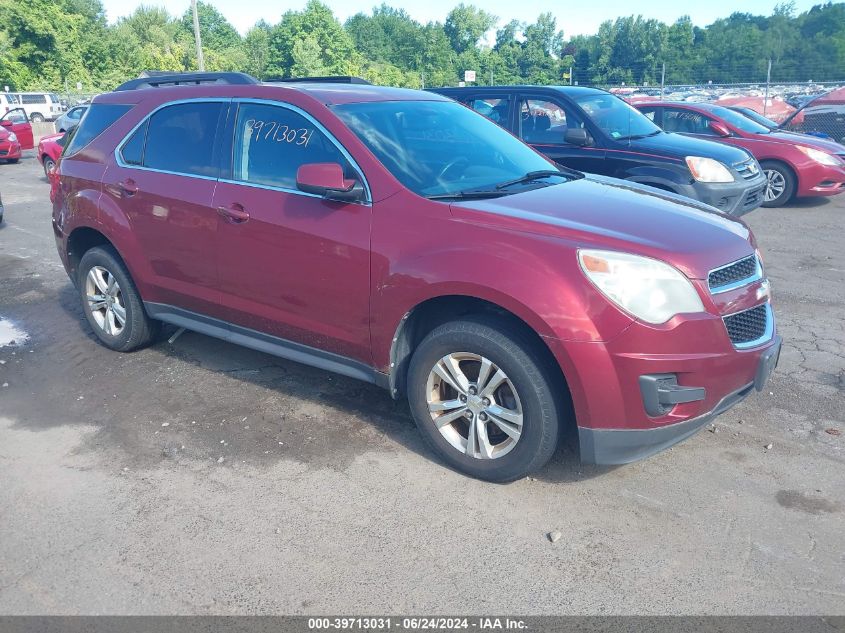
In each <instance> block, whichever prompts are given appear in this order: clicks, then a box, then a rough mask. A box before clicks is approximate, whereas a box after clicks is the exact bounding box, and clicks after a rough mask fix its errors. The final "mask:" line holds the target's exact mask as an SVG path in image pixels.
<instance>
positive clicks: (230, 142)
mask: <svg viewBox="0 0 845 633" xmlns="http://www.w3.org/2000/svg"><path fill="white" fill-rule="evenodd" d="M184 103H224V104H228V106H229V107H228V109H227V112H226V113H225V115H224V114H223V113H221V117H220V120H218V124H217V132H216V134H219V133H220V131H221V124H222V131H223V134H224V136H223V137H221V138H217V139H215V143H216V144H217V145H219V148H220V149H221V150H224V151H225V150H229V155H228V156H221V157H220V161H219V164H218V170H219V173H218V175H217V177H212V176H203V175H200V174H187V173H184V172H176V171H169V170H165V169H156V168H154V167H145V166H143V165H130V164H129V163H127V162H125V161H124V160H123V156H122V155H121V152H122V151H123V146H124V145H126V143H128V142H129V139H130V138H132V135H133V134H135V132H136V131H137V130H138V129H139V128H140V127H141V126H142V125H144V123H146V122H147V121H148V120H149V119H151V118H152V116H153V115H154V114H155V113H156V112H158V111H159V110H162V109H164V108H166V107H168V106H172V105H180V104H184ZM241 103H255V104H258V105H271V106H277V107H282V108H286V109H288V110H290V111H292V112H295V113H296V114H299V115H301V116H303V117H305V119H307V120H308V121H310V122H311V123H312V124H313V125H314V127H316V128H317V129H318V130H320V132H322V133H323V134H324V135H325V136H326V138H327V139H329V142H331V143H332V144H333V145H334V146H335V147H337V149H338V150H339V151H340V153H341V154H343V156H344V157H345V158H346V160H348V161H349V164H350V165H351V166H352V168H353V169H354V170H355V171H356V172H357V173H358V176H359V177H360V178H361V184H362V185H363V187H364V194H365V197H364V199H363V200H361V201H359V202H357V203H354V204H363V205H367V206H369V205H372V200H373V196H372V191H371V190H370V185H369V182H368V181H367V177H366V176H365V175H364V170H363V169H361V166H360V165H359V164H358V161H356V160H355V159H354V158H353V157H352V154H350V153H349V151H348V150H347V149H346V148H345V147H344V146H343V144H342V143H341V142H340V141H339V140H338V139H337V138H336V137H335V136H334V134H332V133H331V132H329V131H328V130H327V129H326V127H325V126H324V125H323V124H322V123H320V122H319V121H318V120H317V119H315V118H314V117H313V116H311V115H310V114H309V113H308V112H306V111H305V110H303V109H302V108H299V107H297V106H295V105H293V104H290V103H285V102H284V101H278V100H276V99H253V98H249V99H248V98H243V99H241V98H237V97H234V98H233V97H216V98H214V97H197V98H194V99H176V100H173V101H167V102H165V103H160V104H159V105H158V106H156V107H155V108H153V109H152V110H151V111H150V112H148V113H147V114H146V116H144V117H143V118H142V119H141V120H140V121H138V123H136V124H135V125H133V126H132V129H130V130H129V132H128V133H127V134H126V135H124V137H123V138H122V139H121V140H120V142H119V143H118V144H117V146H116V147H115V149H114V152H113V155H114V160H115V163H117V165H118V166H119V167H121V168H123V169H139V170H141V171H149V172H153V173H158V174H169V175H171V176H184V177H185V178H198V179H200V180H213V181H215V182H223V183H226V184H231V185H243V186H245V187H253V188H256V189H266V190H269V191H280V192H282V193H290V194H295V195H298V196H305V197H308V198H318V199H320V200H323V199H324V198H323V196H320V195H317V194H314V193H308V192H306V191H300V190H299V189H291V188H289V187H278V186H274V185H262V184H259V183H252V182H245V181H242V180H234V179H233V178H224V177H223V175H224V174H228V175H232V164H233V158H234V151H235V126H236V121H237V108H232V106H233V105H236V106H240V104H241ZM233 112H234V116H233ZM147 133H149V127H148V128H147ZM223 153H224V152H223V151H221V154H223ZM144 154H146V139H145V140H144Z"/></svg>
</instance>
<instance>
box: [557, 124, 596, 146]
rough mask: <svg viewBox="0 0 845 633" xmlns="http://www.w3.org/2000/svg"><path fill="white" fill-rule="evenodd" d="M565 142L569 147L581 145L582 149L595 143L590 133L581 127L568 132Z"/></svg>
mask: <svg viewBox="0 0 845 633" xmlns="http://www.w3.org/2000/svg"><path fill="white" fill-rule="evenodd" d="M563 140H564V141H566V142H567V143H568V144H569V145H580V146H581V147H585V146H587V145H590V144H591V143H592V142H593V139H592V137H591V136H590V133H589V132H587V130H585V129H584V128H581V127H573V128H569V129H568V130H566V133H565V134H564V135H563Z"/></svg>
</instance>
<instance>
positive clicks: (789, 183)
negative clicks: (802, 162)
mask: <svg viewBox="0 0 845 633" xmlns="http://www.w3.org/2000/svg"><path fill="white" fill-rule="evenodd" d="M760 166H761V167H762V168H763V174H764V175H765V176H766V187H765V189H764V190H763V206H764V207H769V208H774V207H782V206H783V205H785V204H786V203H787V202H789V201H790V200H792V198H793V197H794V196H795V185H796V183H795V175H794V174H793V173H792V170H791V169H789V167H787V166H786V165H784V164H783V163H777V162H763V163H761V164H760Z"/></svg>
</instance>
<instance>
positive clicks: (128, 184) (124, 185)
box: [117, 178, 138, 197]
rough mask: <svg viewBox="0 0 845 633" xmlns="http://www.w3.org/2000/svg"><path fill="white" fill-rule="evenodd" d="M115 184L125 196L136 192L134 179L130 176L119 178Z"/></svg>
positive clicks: (136, 186)
mask: <svg viewBox="0 0 845 633" xmlns="http://www.w3.org/2000/svg"><path fill="white" fill-rule="evenodd" d="M117 186H118V187H120V190H121V191H122V192H123V194H124V195H126V196H129V197H131V196H134V195H135V194H136V193H138V185H137V184H135V181H134V180H132V179H131V178H127V179H126V180H121V181H120V182H119V183H117Z"/></svg>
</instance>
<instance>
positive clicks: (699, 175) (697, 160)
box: [687, 156, 734, 182]
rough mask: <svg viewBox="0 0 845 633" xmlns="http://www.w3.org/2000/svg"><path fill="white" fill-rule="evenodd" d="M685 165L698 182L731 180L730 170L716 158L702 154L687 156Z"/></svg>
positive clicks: (732, 179)
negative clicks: (705, 156)
mask: <svg viewBox="0 0 845 633" xmlns="http://www.w3.org/2000/svg"><path fill="white" fill-rule="evenodd" d="M687 167H689V170H690V171H691V172H692V177H693V178H695V179H696V180H697V181H698V182H733V181H734V177H733V174H732V173H731V172H730V170H729V169H728V168H727V167H725V166H724V165H723V164H722V163H720V162H719V161H718V160H713V159H712V158H704V157H703V156H687Z"/></svg>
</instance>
